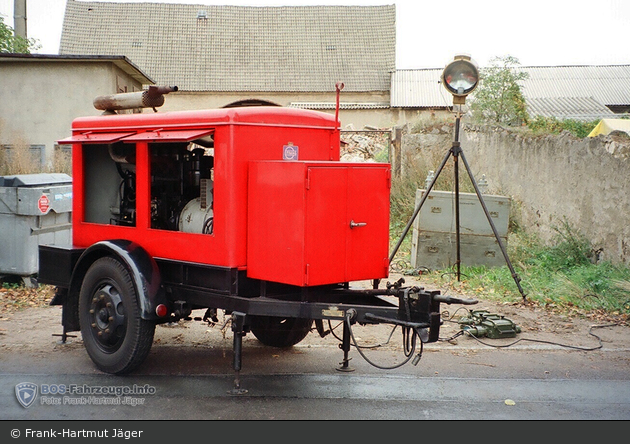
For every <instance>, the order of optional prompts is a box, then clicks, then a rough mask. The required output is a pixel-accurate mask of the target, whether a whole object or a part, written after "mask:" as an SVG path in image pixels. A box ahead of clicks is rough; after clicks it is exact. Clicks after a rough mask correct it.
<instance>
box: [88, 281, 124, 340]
mask: <svg viewBox="0 0 630 444" xmlns="http://www.w3.org/2000/svg"><path fill="white" fill-rule="evenodd" d="M90 314H91V315H92V324H91V327H92V332H93V334H94V337H95V338H96V340H97V342H98V343H99V344H100V345H101V346H102V347H103V348H104V349H106V350H112V351H113V350H115V349H116V348H118V346H120V343H121V342H122V340H123V338H124V337H125V314H124V307H123V302H122V298H121V296H120V293H119V292H118V290H117V289H116V288H115V287H113V286H112V285H109V284H107V285H103V286H102V287H100V288H99V289H98V290H97V291H96V292H95V293H94V297H93V298H92V302H91V305H90Z"/></svg>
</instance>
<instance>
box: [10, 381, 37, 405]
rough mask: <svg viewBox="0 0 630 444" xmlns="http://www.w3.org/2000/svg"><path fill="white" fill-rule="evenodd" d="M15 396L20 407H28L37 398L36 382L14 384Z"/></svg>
mask: <svg viewBox="0 0 630 444" xmlns="http://www.w3.org/2000/svg"><path fill="white" fill-rule="evenodd" d="M15 397H16V398H17V400H18V402H19V403H20V404H22V407H24V408H25V409H26V408H29V407H30V406H31V405H32V404H33V403H34V402H35V398H37V384H33V383H32V382H20V383H19V384H18V385H16V386H15Z"/></svg>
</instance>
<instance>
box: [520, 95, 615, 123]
mask: <svg viewBox="0 0 630 444" xmlns="http://www.w3.org/2000/svg"><path fill="white" fill-rule="evenodd" d="M526 101H527V111H528V113H529V115H530V116H542V117H556V118H563V119H574V120H597V119H602V118H604V117H614V116H615V113H613V112H612V111H611V110H610V109H608V108H606V107H605V106H604V105H602V104H601V103H599V102H598V101H597V100H595V99H594V98H593V97H537V98H527V99H526Z"/></svg>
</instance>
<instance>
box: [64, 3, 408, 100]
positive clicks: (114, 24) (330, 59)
mask: <svg viewBox="0 0 630 444" xmlns="http://www.w3.org/2000/svg"><path fill="white" fill-rule="evenodd" d="M198 17H199V18H198ZM204 17H205V18H204ZM395 46H396V9H395V5H384V6H290V7H289V6H283V7H241V6H203V5H188V4H168V3H110V2H83V1H76V0H68V2H67V6H66V13H65V18H64V23H63V30H62V36H61V44H60V49H59V53H60V54H100V55H103V54H120V55H124V56H126V57H128V58H129V59H130V60H132V61H133V62H134V63H135V64H137V65H138V66H139V67H140V68H141V69H142V70H143V71H145V72H146V73H148V74H149V75H150V76H151V77H152V78H153V79H155V81H156V83H157V84H163V85H177V86H178V87H179V89H180V90H184V91H285V92H288V91H292V92H293V91H294V92H300V91H305V92H306V91H311V92H317V91H331V92H333V93H334V91H335V83H336V82H338V81H342V82H344V84H345V88H344V89H345V90H346V91H388V90H389V88H390V75H391V72H392V71H393V70H394V69H395Z"/></svg>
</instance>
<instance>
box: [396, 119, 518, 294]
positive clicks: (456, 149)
mask: <svg viewBox="0 0 630 444" xmlns="http://www.w3.org/2000/svg"><path fill="white" fill-rule="evenodd" d="M460 121H461V113H460V111H457V114H456V118H455V138H454V140H453V145H452V147H451V149H450V150H449V151H448V152H447V153H446V155H445V156H444V159H442V163H441V164H440V166H439V167H438V169H437V172H436V173H435V176H434V177H433V179H432V180H431V183H430V184H429V185H428V186H427V189H426V191H425V192H424V195H423V196H422V199H421V200H420V203H419V204H418V206H417V207H416V209H415V211H414V212H413V215H412V216H411V219H410V220H409V222H408V223H407V226H406V227H405V229H404V230H403V233H402V234H401V236H400V239H399V240H398V243H397V244H396V246H395V247H394V249H393V251H392V253H391V254H390V256H389V262H390V263H391V262H392V260H393V259H394V256H396V253H397V252H398V249H399V248H400V245H401V244H402V242H403V240H404V239H405V237H406V236H407V233H409V230H410V229H411V226H412V225H413V222H414V220H415V219H416V217H417V216H418V213H420V209H421V208H422V205H424V202H425V200H426V199H427V197H428V196H429V193H430V192H431V189H432V188H433V185H434V184H435V182H436V181H437V179H438V177H439V176H440V173H441V172H442V169H444V166H445V165H446V162H448V159H449V158H450V157H451V156H452V157H453V169H454V175H455V236H456V261H455V264H456V266H457V281H458V282H459V281H460V279H461V255H460V252H461V246H460V224H459V158H460V157H461V159H462V162H463V163H464V167H465V168H466V171H467V172H468V177H469V178H470V181H471V182H472V184H473V187H474V188H475V193H476V194H477V198H478V199H479V203H480V204H481V207H482V208H483V212H484V214H485V215H486V218H487V219H488V223H489V224H490V228H492V232H493V233H494V237H495V238H496V240H497V242H498V243H499V247H500V248H501V253H503V257H504V258H505V262H506V263H507V266H508V268H509V269H510V273H511V274H512V278H513V279H514V282H515V283H516V286H517V287H518V291H519V292H520V293H521V296H522V297H523V300H525V298H526V297H525V293H524V292H523V288H522V287H521V283H520V282H521V278H520V277H518V275H517V274H516V271H514V267H513V266H512V262H511V261H510V258H509V257H508V254H507V251H506V249H505V247H504V245H503V243H502V242H501V237H500V236H499V233H498V231H497V229H496V227H495V225H494V222H492V218H491V217H490V212H489V211H488V208H487V207H486V204H485V202H484V200H483V197H482V196H481V191H479V187H478V186H477V182H476V181H475V178H474V177H473V174H472V171H471V170H470V166H469V165H468V162H467V161H466V157H465V156H464V152H463V151H462V147H461V144H460V141H459V127H460Z"/></svg>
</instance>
